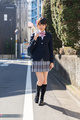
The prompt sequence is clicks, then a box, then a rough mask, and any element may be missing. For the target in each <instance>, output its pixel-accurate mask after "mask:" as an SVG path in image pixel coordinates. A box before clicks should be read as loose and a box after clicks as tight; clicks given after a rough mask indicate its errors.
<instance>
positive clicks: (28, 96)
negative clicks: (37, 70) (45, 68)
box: [23, 65, 34, 120]
mask: <svg viewBox="0 0 80 120" xmlns="http://www.w3.org/2000/svg"><path fill="white" fill-rule="evenodd" d="M23 120H34V119H33V104H32V85H31V66H30V65H28V69H27V76H26V88H25V99H24V110H23Z"/></svg>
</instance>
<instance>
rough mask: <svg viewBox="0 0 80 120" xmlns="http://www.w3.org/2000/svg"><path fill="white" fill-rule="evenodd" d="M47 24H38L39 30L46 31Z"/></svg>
mask: <svg viewBox="0 0 80 120" xmlns="http://www.w3.org/2000/svg"><path fill="white" fill-rule="evenodd" d="M46 26H47V25H46V24H38V25H37V28H38V29H39V30H40V31H44V30H45V28H46Z"/></svg>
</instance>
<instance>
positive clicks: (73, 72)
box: [54, 55, 80, 90]
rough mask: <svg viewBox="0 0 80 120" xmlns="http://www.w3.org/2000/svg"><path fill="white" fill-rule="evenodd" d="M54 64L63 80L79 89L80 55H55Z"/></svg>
mask: <svg viewBox="0 0 80 120" xmlns="http://www.w3.org/2000/svg"><path fill="white" fill-rule="evenodd" d="M54 65H55V66H54V67H55V69H56V70H57V71H58V73H59V74H60V75H61V76H62V77H63V78H64V80H66V81H67V82H68V83H69V84H72V85H73V86H75V87H76V88H78V89H79V90H80V56H77V55H55V60H54Z"/></svg>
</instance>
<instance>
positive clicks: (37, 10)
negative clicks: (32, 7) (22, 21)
mask: <svg viewBox="0 0 80 120" xmlns="http://www.w3.org/2000/svg"><path fill="white" fill-rule="evenodd" d="M38 19H39V0H37V20H38Z"/></svg>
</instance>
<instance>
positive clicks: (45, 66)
mask: <svg viewBox="0 0 80 120" xmlns="http://www.w3.org/2000/svg"><path fill="white" fill-rule="evenodd" d="M46 26H47V21H46V18H43V17H40V18H39V19H38V20H37V28H38V32H37V33H33V34H32V35H31V38H30V45H29V47H30V51H31V53H32V72H35V74H36V76H37V80H38V81H37V83H36V95H35V103H38V105H43V104H44V94H45V91H46V87H47V76H48V71H49V70H51V69H52V68H53V67H54V63H53V61H54V55H53V40H52V34H51V33H50V32H47V31H46V30H45V29H46ZM40 90H41V96H40V100H39V95H40Z"/></svg>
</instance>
